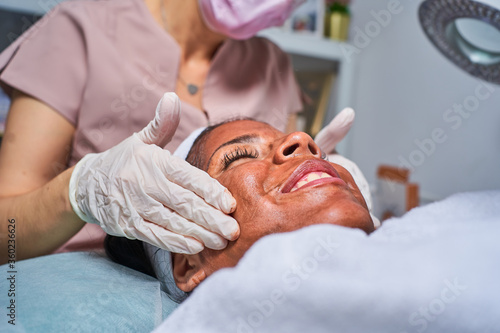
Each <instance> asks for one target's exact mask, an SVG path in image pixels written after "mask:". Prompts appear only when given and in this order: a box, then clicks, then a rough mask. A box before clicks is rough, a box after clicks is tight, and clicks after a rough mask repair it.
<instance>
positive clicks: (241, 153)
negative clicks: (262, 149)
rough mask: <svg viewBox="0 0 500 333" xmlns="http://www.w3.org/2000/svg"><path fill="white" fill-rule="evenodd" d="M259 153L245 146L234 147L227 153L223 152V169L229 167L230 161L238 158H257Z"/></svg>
mask: <svg viewBox="0 0 500 333" xmlns="http://www.w3.org/2000/svg"><path fill="white" fill-rule="evenodd" d="M257 157H259V153H258V152H257V151H256V150H254V149H251V150H248V149H247V148H239V147H238V148H236V149H235V150H233V151H231V152H230V153H228V154H224V161H223V162H224V170H225V169H227V168H228V167H229V165H230V164H231V163H233V162H234V161H237V160H239V159H240V158H257Z"/></svg>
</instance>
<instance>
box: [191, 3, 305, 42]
mask: <svg viewBox="0 0 500 333" xmlns="http://www.w3.org/2000/svg"><path fill="white" fill-rule="evenodd" d="M304 1H305V0H199V3H200V9H201V14H202V16H203V19H204V21H205V24H206V25H207V26H208V27H209V28H210V29H211V30H212V31H215V32H218V33H220V34H223V35H225V36H228V37H231V38H234V39H246V38H250V37H252V36H254V35H255V34H256V33H257V32H259V31H260V30H262V29H265V28H269V27H273V26H280V25H282V24H283V23H284V22H285V20H286V19H287V18H288V16H290V14H291V13H292V11H293V10H294V9H295V8H297V7H298V6H299V5H300V4H302V3H303V2H304Z"/></svg>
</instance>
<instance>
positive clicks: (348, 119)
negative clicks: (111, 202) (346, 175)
mask: <svg viewBox="0 0 500 333" xmlns="http://www.w3.org/2000/svg"><path fill="white" fill-rule="evenodd" d="M353 122H354V110H353V109H351V108H345V109H344V110H342V111H341V112H340V113H339V114H338V115H337V116H335V118H333V120H332V121H331V122H330V124H328V125H327V126H325V127H324V128H323V129H322V130H321V131H320V132H319V133H318V134H317V135H316V137H315V138H314V142H316V144H317V145H318V146H319V147H320V149H321V150H322V151H323V152H325V153H326V154H327V155H328V160H329V161H330V162H333V163H336V164H340V165H341V166H343V167H344V168H346V169H347V171H349V172H350V173H351V175H352V178H354V181H355V182H356V185H358V187H359V190H360V191H361V194H362V195H363V197H364V198H365V201H366V205H367V206H368V209H369V210H370V211H371V210H372V197H371V193H370V186H369V185H368V182H367V181H366V178H365V176H364V175H363V173H362V172H361V170H360V169H359V167H358V166H357V165H356V163H354V162H353V161H351V160H349V159H347V158H345V157H344V156H341V155H339V154H337V153H334V154H331V153H332V152H334V151H335V146H336V145H337V143H339V142H340V141H341V140H342V139H343V138H344V137H345V136H346V135H347V133H348V132H349V130H350V129H351V126H352V124H353Z"/></svg>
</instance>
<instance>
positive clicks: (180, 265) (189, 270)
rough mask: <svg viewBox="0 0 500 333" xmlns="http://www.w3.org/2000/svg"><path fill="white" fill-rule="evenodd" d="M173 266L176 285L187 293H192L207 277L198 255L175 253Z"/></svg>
mask: <svg viewBox="0 0 500 333" xmlns="http://www.w3.org/2000/svg"><path fill="white" fill-rule="evenodd" d="M172 266H173V273H174V280H175V284H177V287H179V289H180V290H182V291H185V292H190V291H192V290H193V289H194V288H196V286H198V285H199V284H200V283H201V281H203V280H205V278H206V277H207V274H206V273H205V270H204V269H203V265H202V263H201V258H200V256H199V255H198V254H192V255H189V254H181V253H173V254H172Z"/></svg>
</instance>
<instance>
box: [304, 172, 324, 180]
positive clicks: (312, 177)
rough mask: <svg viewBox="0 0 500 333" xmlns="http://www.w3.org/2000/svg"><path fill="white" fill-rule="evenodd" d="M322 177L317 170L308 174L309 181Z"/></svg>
mask: <svg viewBox="0 0 500 333" xmlns="http://www.w3.org/2000/svg"><path fill="white" fill-rule="evenodd" d="M320 177H321V174H317V173H316V172H315V173H310V174H309V175H308V176H307V181H308V182H312V181H313V180H316V179H320Z"/></svg>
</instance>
